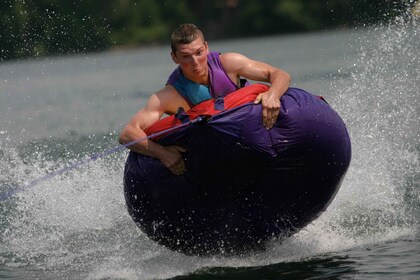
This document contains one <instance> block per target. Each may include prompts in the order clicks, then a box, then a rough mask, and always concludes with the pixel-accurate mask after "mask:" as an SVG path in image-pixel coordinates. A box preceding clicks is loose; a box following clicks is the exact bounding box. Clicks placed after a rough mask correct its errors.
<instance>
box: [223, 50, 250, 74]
mask: <svg viewBox="0 0 420 280" xmlns="http://www.w3.org/2000/svg"><path fill="white" fill-rule="evenodd" d="M246 59H247V58H246V57H245V56H244V55H242V54H240V53H235V52H229V53H224V54H221V55H220V61H221V63H222V65H223V68H224V69H225V71H226V72H235V71H236V69H238V68H241V65H242V64H243V63H244V62H246Z"/></svg>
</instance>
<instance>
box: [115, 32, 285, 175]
mask: <svg viewBox="0 0 420 280" xmlns="http://www.w3.org/2000/svg"><path fill="white" fill-rule="evenodd" d="M171 48H172V52H171V57H172V60H173V61H174V62H175V63H176V64H178V65H179V67H178V68H177V69H176V70H175V71H174V72H173V73H172V75H171V76H170V77H169V80H168V82H167V84H166V86H165V87H164V88H162V89H160V90H159V91H157V92H156V93H154V94H152V96H151V97H150V98H149V100H148V102H147V104H146V106H145V107H143V108H142V109H141V110H140V111H139V112H137V113H136V114H135V115H134V117H133V118H132V119H131V120H130V121H129V123H128V124H127V125H126V126H125V127H124V129H123V130H122V132H121V134H120V143H121V144H126V143H129V142H131V141H135V140H136V139H140V138H143V137H145V136H146V134H145V133H144V130H145V129H146V128H147V127H149V126H151V125H152V124H153V123H155V122H156V121H158V120H159V119H160V118H161V116H162V115H163V114H164V113H167V114H175V113H176V111H177V110H178V108H179V107H183V108H184V109H185V110H188V109H190V108H191V107H192V106H194V105H195V104H197V103H200V102H201V101H204V100H207V99H210V98H215V97H219V96H225V95H227V94H229V93H231V92H233V91H235V90H237V89H238V88H240V87H241V79H240V78H241V77H243V78H246V79H251V80H255V81H260V82H267V83H270V88H269V90H268V91H267V92H264V93H261V94H259V95H258V96H257V98H256V99H255V103H261V104H262V106H263V120H262V123H263V125H264V126H265V127H266V128H267V129H270V128H271V127H272V126H273V124H274V123H275V121H276V119H277V116H278V114H279V110H280V97H281V96H282V95H283V94H284V93H285V92H286V90H287V89H288V87H289V84H290V76H289V74H288V73H286V72H284V71H283V70H281V69H278V68H275V67H272V66H270V65H268V64H265V63H263V62H259V61H255V60H251V59H249V58H247V57H245V56H243V55H241V54H239V53H225V54H220V55H219V54H218V53H214V52H212V53H210V52H209V48H208V45H207V42H206V41H205V39H204V36H203V33H202V32H201V31H200V30H199V29H198V28H197V27H196V26H195V25H193V24H183V25H181V26H180V27H179V28H178V29H177V30H175V31H174V32H173V33H172V37H171ZM128 148H129V149H131V150H133V151H135V152H137V153H140V154H144V155H147V156H151V157H155V158H158V159H159V160H160V161H161V162H162V163H163V164H164V165H165V166H166V167H167V168H169V170H170V171H171V172H172V173H174V174H176V175H180V174H182V173H183V172H184V171H185V163H184V160H183V158H182V154H181V152H182V151H184V150H183V148H181V147H178V146H167V147H162V146H161V145H159V144H157V143H155V142H153V141H152V140H145V141H142V142H139V143H136V144H134V145H132V146H130V147H128Z"/></svg>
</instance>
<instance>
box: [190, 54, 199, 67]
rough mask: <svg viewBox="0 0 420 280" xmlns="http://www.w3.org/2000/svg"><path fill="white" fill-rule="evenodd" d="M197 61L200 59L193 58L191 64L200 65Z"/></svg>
mask: <svg viewBox="0 0 420 280" xmlns="http://www.w3.org/2000/svg"><path fill="white" fill-rule="evenodd" d="M197 60H198V58H197V57H196V56H194V55H193V56H192V59H191V64H192V65H197V64H198V63H197Z"/></svg>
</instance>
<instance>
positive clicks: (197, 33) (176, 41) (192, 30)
mask: <svg viewBox="0 0 420 280" xmlns="http://www.w3.org/2000/svg"><path fill="white" fill-rule="evenodd" d="M198 38H200V39H201V40H202V41H203V42H205V40H204V35H203V32H201V30H200V29H198V27H197V26H195V25H194V24H192V23H185V24H181V25H180V26H179V27H178V28H177V29H176V30H175V31H174V32H173V33H172V36H171V49H172V52H173V53H174V54H175V53H176V51H177V48H178V45H186V44H190V43H191V42H193V41H195V40H196V39H198Z"/></svg>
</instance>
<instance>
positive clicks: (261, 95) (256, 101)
mask: <svg viewBox="0 0 420 280" xmlns="http://www.w3.org/2000/svg"><path fill="white" fill-rule="evenodd" d="M262 97H263V94H262V93H260V94H258V95H257V97H256V98H255V100H254V104H258V103H260V102H261V100H262Z"/></svg>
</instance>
